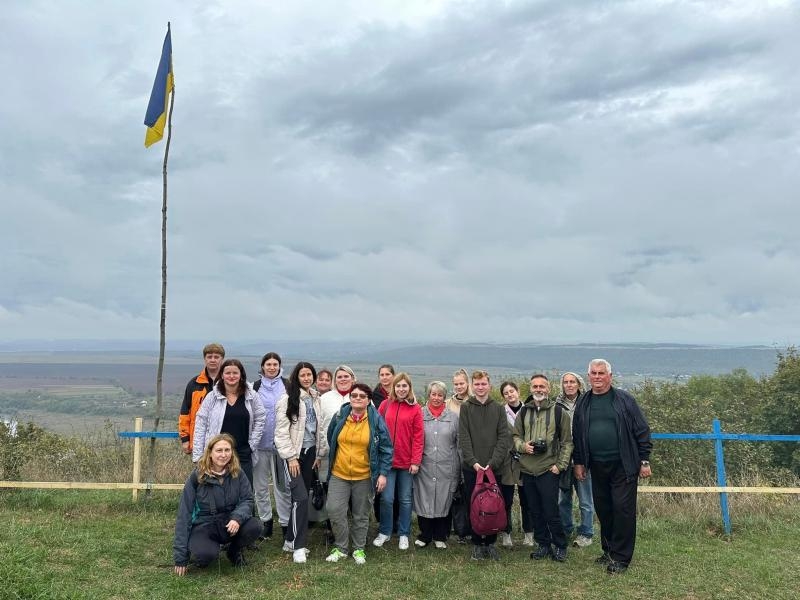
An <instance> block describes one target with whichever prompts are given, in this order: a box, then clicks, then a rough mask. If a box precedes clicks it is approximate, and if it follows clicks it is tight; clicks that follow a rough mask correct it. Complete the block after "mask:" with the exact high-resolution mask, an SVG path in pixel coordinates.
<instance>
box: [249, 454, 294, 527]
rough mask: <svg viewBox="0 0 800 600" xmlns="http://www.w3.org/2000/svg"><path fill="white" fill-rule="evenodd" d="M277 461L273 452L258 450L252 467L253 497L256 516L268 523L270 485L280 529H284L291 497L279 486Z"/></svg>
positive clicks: (270, 515)
mask: <svg viewBox="0 0 800 600" xmlns="http://www.w3.org/2000/svg"><path fill="white" fill-rule="evenodd" d="M278 460H279V458H278V453H277V452H276V451H275V450H258V462H257V463H256V464H255V465H253V495H254V496H255V501H256V508H257V509H258V516H259V517H260V518H261V520H262V521H269V520H270V519H272V503H271V502H270V500H269V488H270V483H271V485H272V493H273V494H274V495H275V508H276V509H277V510H278V522H279V523H280V524H281V526H282V527H286V526H287V525H288V524H289V513H291V511H292V497H291V494H290V492H289V491H288V490H287V489H286V488H285V487H284V485H280V484H279V478H280V475H279V473H278ZM281 462H282V461H281Z"/></svg>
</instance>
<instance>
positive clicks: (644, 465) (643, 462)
mask: <svg viewBox="0 0 800 600" xmlns="http://www.w3.org/2000/svg"><path fill="white" fill-rule="evenodd" d="M642 466H643V467H649V466H650V461H649V460H643V461H642Z"/></svg>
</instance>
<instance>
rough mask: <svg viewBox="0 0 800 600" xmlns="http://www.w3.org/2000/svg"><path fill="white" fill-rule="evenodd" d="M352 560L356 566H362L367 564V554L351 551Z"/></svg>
mask: <svg viewBox="0 0 800 600" xmlns="http://www.w3.org/2000/svg"><path fill="white" fill-rule="evenodd" d="M353 560H354V561H356V564H357V565H363V564H365V563H366V562H367V553H366V552H364V551H363V550H361V549H359V550H354V551H353Z"/></svg>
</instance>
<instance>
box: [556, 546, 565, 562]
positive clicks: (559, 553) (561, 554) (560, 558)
mask: <svg viewBox="0 0 800 600" xmlns="http://www.w3.org/2000/svg"><path fill="white" fill-rule="evenodd" d="M552 558H553V560H555V561H557V562H564V561H565V560H567V549H566V548H558V547H556V548H554V549H553V557H552Z"/></svg>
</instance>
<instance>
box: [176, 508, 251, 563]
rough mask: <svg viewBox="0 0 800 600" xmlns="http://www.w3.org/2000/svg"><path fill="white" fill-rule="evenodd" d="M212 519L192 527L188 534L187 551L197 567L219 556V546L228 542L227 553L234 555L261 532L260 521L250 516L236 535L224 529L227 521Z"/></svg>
mask: <svg viewBox="0 0 800 600" xmlns="http://www.w3.org/2000/svg"><path fill="white" fill-rule="evenodd" d="M222 521H223V520H220V521H212V522H211V523H201V524H199V525H195V526H194V527H192V532H191V533H190V534H189V552H190V553H191V554H192V556H194V562H195V564H196V565H197V566H199V567H205V566H207V565H208V564H209V563H211V562H212V561H213V560H214V559H215V558H217V556H219V547H220V546H221V545H222V544H228V543H230V546H229V547H228V555H229V556H232V555H236V554H238V553H239V552H241V550H242V548H246V547H247V546H249V545H250V544H252V543H253V542H254V541H255V540H256V538H257V537H258V536H259V534H261V521H259V520H258V519H256V518H255V517H250V518H249V519H247V521H245V522H244V523H243V524H242V526H241V527H239V531H238V532H237V533H236V535H230V534H229V533H228V530H227V529H225V525H226V524H227V521H225V522H224V523H223V522H222Z"/></svg>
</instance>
